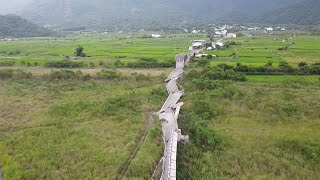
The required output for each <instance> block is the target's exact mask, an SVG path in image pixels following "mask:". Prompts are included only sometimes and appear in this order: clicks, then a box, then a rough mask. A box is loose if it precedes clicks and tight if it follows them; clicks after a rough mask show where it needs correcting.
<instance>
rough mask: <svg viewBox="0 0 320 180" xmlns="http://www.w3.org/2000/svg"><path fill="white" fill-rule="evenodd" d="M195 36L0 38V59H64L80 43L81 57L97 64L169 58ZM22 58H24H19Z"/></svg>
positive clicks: (26, 60)
mask: <svg viewBox="0 0 320 180" xmlns="http://www.w3.org/2000/svg"><path fill="white" fill-rule="evenodd" d="M195 38H198V37H195V36H191V37H189V36H184V35H177V36H167V37H166V38H161V39H150V38H138V37H131V36H128V37H127V36H123V37H122V36H107V35H106V36H103V35H100V36H75V37H66V38H63V39H26V40H19V41H16V42H0V61H16V64H17V65H21V64H22V63H28V62H29V63H31V64H33V63H34V62H37V63H38V64H39V65H41V64H43V63H44V62H46V61H55V60H62V59H65V57H66V56H69V57H72V56H74V52H75V49H76V48H77V47H78V46H79V45H81V46H83V48H84V51H85V53H86V55H87V56H88V57H86V58H82V59H81V61H89V62H94V63H95V64H98V61H107V62H108V61H114V60H116V59H121V60H122V61H130V60H135V59H141V58H155V59H158V60H173V59H174V58H175V56H176V55H177V54H180V53H183V52H188V46H189V45H190V44H191V41H192V40H193V39H195ZM22 61H24V62H22Z"/></svg>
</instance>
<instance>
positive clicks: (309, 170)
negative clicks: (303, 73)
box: [178, 76, 320, 180]
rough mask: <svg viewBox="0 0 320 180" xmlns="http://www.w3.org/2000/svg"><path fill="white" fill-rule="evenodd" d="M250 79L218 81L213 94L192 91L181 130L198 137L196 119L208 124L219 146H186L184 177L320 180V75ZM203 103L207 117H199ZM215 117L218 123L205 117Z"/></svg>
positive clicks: (182, 151) (182, 164) (194, 143)
mask: <svg viewBox="0 0 320 180" xmlns="http://www.w3.org/2000/svg"><path fill="white" fill-rule="evenodd" d="M247 78H248V81H247V82H228V81H218V82H216V83H218V84H220V85H221V86H220V85H219V86H217V87H216V88H213V89H211V90H192V89H190V88H189V89H188V88H187V92H188V95H187V97H186V98H185V100H184V102H185V103H186V105H185V106H184V109H183V116H182V117H183V118H182V119H181V120H180V121H179V122H180V127H181V128H182V131H183V132H185V133H186V131H189V134H191V135H193V134H194V131H196V132H198V129H196V130H193V127H192V124H190V120H192V119H194V118H196V121H197V122H202V123H205V124H206V125H208V128H209V130H210V131H211V132H212V133H213V135H212V136H213V140H214V141H213V144H215V145H214V146H213V147H211V149H206V148H203V145H199V144H197V138H199V137H198V136H197V135H196V136H191V137H190V138H191V141H192V142H191V143H190V144H188V145H180V147H179V152H180V156H178V169H179V171H178V178H179V179H188V177H193V179H208V180H209V179H319V177H320V173H319V172H320V138H319V137H320V134H319V133H320V131H319V128H320V111H319V109H320V103H319V102H320V81H319V76H314V77H299V76H248V77H247ZM190 82H191V81H190V79H189V80H188V81H187V82H186V87H189V84H190ZM222 84H223V85H222ZM199 102H200V103H201V104H202V106H203V104H205V105H206V106H203V107H205V108H204V109H205V111H206V113H201V114H197V109H198V107H199ZM209 112H210V113H212V114H213V118H209V119H208V118H205V117H206V116H204V114H208V113H209ZM209 130H207V131H205V132H207V133H209V132H210V131H209ZM211 143H212V141H211Z"/></svg>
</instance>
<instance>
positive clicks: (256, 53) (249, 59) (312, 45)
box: [206, 34, 320, 66]
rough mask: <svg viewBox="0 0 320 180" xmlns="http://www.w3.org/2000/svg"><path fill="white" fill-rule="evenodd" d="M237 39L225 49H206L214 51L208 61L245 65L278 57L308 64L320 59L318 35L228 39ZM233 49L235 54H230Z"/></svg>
mask: <svg viewBox="0 0 320 180" xmlns="http://www.w3.org/2000/svg"><path fill="white" fill-rule="evenodd" d="M231 41H234V42H240V43H241V45H232V46H231V47H230V48H228V49H227V50H218V51H207V52H206V53H210V54H214V55H217V56H218V58H216V59H215V60H214V61H213V62H212V65H217V64H220V63H227V64H230V65H234V66H235V65H236V63H242V64H244V65H249V66H264V65H265V64H266V63H267V62H268V61H272V62H273V63H274V66H277V64H278V63H279V62H280V61H283V60H284V61H287V62H288V63H289V64H291V65H293V66H297V64H298V63H299V62H302V61H303V62H306V63H308V64H313V63H317V62H318V63H319V62H320V37H319V36H307V35H298V36H297V37H291V36H290V35H283V34H282V35H281V34H280V35H277V36H271V37H268V36H266V35H260V36H257V37H254V38H252V37H240V38H236V39H231ZM286 46H288V49H287V50H283V51H279V50H278V49H279V48H281V47H286ZM233 53H235V54H236V57H231V55H232V54H233Z"/></svg>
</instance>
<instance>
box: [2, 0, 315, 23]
mask: <svg viewBox="0 0 320 180" xmlns="http://www.w3.org/2000/svg"><path fill="white" fill-rule="evenodd" d="M11 1H12V2H11ZM11 1H10V2H6V4H4V3H1V2H0V6H1V7H2V8H0V14H1V13H8V12H9V13H17V14H18V15H21V16H23V17H24V18H26V19H28V20H31V21H33V22H35V23H37V24H41V25H48V24H51V25H52V24H59V25H65V26H68V25H82V26H104V25H105V26H115V25H117V26H132V25H135V26H153V25H155V24H156V25H161V26H167V25H180V24H183V23H217V22H226V23H270V24H301V25H306V24H308V25H310V24H311V25H319V24H320V10H319V9H320V0H268V1H266V0H197V1H194V0H90V1H88V0H11ZM19 2H21V3H22V4H20V3H19ZM13 4H19V6H13ZM4 9H5V10H4Z"/></svg>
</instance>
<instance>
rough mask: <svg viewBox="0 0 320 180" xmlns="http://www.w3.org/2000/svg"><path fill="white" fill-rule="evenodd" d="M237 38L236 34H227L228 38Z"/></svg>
mask: <svg viewBox="0 0 320 180" xmlns="http://www.w3.org/2000/svg"><path fill="white" fill-rule="evenodd" d="M236 37H237V34H234V33H228V34H227V38H236Z"/></svg>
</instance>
